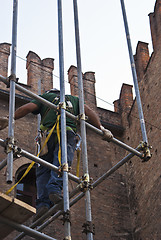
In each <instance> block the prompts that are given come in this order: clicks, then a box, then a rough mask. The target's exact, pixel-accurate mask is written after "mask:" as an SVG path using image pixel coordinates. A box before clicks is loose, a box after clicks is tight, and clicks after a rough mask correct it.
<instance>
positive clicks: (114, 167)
mask: <svg viewBox="0 0 161 240" xmlns="http://www.w3.org/2000/svg"><path fill="white" fill-rule="evenodd" d="M133 156H134V154H133V153H130V154H128V155H127V156H126V157H124V158H123V159H122V160H120V161H119V162H118V163H117V164H116V165H114V166H113V167H112V168H110V169H109V170H107V171H106V172H105V173H104V174H103V175H102V176H101V177H100V178H98V179H97V180H96V181H95V182H94V183H92V184H91V188H90V189H91V190H93V189H94V188H95V187H97V186H98V185H99V184H100V183H102V182H103V181H104V180H105V179H106V178H108V177H109V176H110V175H111V174H112V173H114V172H115V171H116V170H117V169H119V168H120V167H121V166H123V165H124V164H125V163H126V162H128V161H129V160H130V159H131V158H132V157H133ZM78 191H79V187H78V186H77V188H76V189H74V190H73V191H72V193H71V194H70V198H72V196H74V195H75V194H76V193H78ZM84 196H85V192H82V193H80V194H79V195H78V196H76V197H75V198H74V199H72V200H71V201H70V207H72V206H73V205H74V204H75V203H77V202H78V201H79V200H80V199H81V198H82V197H84ZM57 206H58V205H55V206H54V207H53V208H52V209H50V210H49V211H48V213H46V214H44V216H42V217H41V218H40V219H38V220H37V221H36V222H35V223H33V224H32V225H31V226H30V227H32V228H34V227H36V226H37V224H38V223H39V222H40V221H42V220H45V219H46V218H47V217H49V216H50V215H49V212H53V211H54V210H56V209H58V207H57ZM59 206H60V204H59ZM62 214H63V210H60V211H58V212H57V213H56V214H55V215H53V216H51V217H50V218H49V219H48V220H47V221H45V222H44V223H43V224H42V225H41V226H39V227H38V228H37V230H38V231H41V230H42V229H44V228H45V227H46V226H48V225H49V224H50V223H51V222H52V221H54V220H55V219H57V218H58V217H59V216H60V215H62ZM24 236H25V233H21V234H20V235H19V236H17V237H16V238H15V239H14V240H20V239H22V238H23V237H24Z"/></svg>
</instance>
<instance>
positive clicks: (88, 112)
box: [84, 104, 101, 129]
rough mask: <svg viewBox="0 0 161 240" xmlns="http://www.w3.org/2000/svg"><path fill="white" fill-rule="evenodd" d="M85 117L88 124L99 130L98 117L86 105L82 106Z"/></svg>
mask: <svg viewBox="0 0 161 240" xmlns="http://www.w3.org/2000/svg"><path fill="white" fill-rule="evenodd" d="M84 110H85V115H86V116H87V117H88V120H87V121H88V122H89V123H90V124H92V125H93V126H95V127H96V128H99V129H101V122H100V120H99V117H98V115H97V114H96V113H95V112H94V111H93V110H92V109H91V108H90V107H89V106H87V105H86V104H85V105H84Z"/></svg>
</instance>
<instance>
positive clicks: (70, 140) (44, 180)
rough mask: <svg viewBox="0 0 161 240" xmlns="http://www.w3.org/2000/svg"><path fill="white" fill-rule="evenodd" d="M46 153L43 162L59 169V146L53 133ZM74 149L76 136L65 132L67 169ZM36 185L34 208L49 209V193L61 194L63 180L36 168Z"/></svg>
mask: <svg viewBox="0 0 161 240" xmlns="http://www.w3.org/2000/svg"><path fill="white" fill-rule="evenodd" d="M47 145H48V153H47V154H45V155H44V156H42V159H44V160H45V161H47V162H49V163H51V164H53V165H55V166H57V167H59V161H58V151H59V144H58V142H57V136H56V133H53V134H52V135H51V137H50V139H49V141H48V143H47ZM75 147H76V135H75V133H74V132H72V131H67V161H68V165H69V167H70V166H71V165H72V161H73V158H74V151H75ZM36 185H37V200H36V208H37V209H39V208H40V207H42V206H47V207H48V208H50V206H51V205H52V203H51V202H50V200H49V194H50V193H58V194H61V191H62V188H63V179H62V177H60V176H59V174H58V173H56V172H55V171H52V170H50V169H48V168H46V167H44V166H42V165H40V166H37V168H36Z"/></svg>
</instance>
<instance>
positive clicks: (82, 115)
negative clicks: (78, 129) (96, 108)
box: [77, 113, 88, 121]
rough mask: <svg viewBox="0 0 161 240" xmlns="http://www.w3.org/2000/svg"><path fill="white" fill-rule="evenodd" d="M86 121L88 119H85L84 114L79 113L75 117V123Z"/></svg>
mask: <svg viewBox="0 0 161 240" xmlns="http://www.w3.org/2000/svg"><path fill="white" fill-rule="evenodd" d="M87 119H88V117H87V116H86V115H85V114H84V113H80V114H79V115H78V116H77V121H80V120H84V121H86V120H87Z"/></svg>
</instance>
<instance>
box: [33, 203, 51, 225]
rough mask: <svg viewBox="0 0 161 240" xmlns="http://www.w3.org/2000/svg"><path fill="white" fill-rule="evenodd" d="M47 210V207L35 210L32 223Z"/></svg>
mask: <svg viewBox="0 0 161 240" xmlns="http://www.w3.org/2000/svg"><path fill="white" fill-rule="evenodd" d="M48 210H49V208H48V207H47V206H42V207H40V208H39V209H38V210H36V214H35V216H34V217H33V222H35V221H36V220H38V219H39V218H40V217H42V216H43V215H44V214H45V213H46V212H47V211H48Z"/></svg>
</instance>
